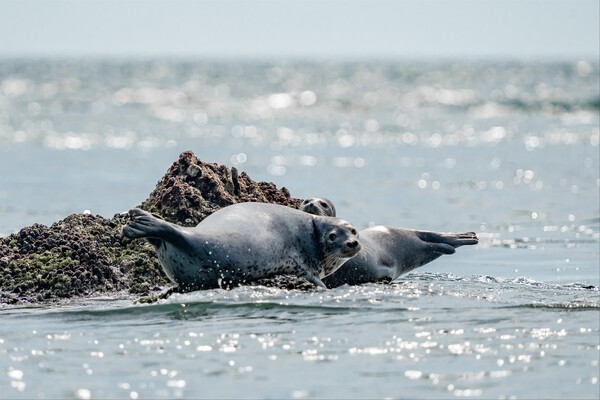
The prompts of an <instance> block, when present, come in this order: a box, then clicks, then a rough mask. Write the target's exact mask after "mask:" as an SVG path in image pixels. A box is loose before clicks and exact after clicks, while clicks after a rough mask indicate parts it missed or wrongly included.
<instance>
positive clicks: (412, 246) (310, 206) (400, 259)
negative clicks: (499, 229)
mask: <svg viewBox="0 0 600 400" xmlns="http://www.w3.org/2000/svg"><path fill="white" fill-rule="evenodd" d="M321 201H322V202H324V203H325V204H327V202H328V200H327V199H320V198H317V197H312V198H310V199H309V202H307V203H306V205H305V204H304V203H302V205H301V206H300V210H302V211H305V212H314V213H315V214H317V215H327V216H330V217H335V215H336V214H335V208H333V207H332V206H333V204H331V205H329V204H327V207H325V206H324V205H323V203H322V202H321ZM314 210H316V211H314ZM358 235H359V237H360V243H361V250H360V251H359V252H358V254H357V255H356V256H355V257H353V258H352V259H350V260H348V262H346V263H345V264H344V266H343V267H342V268H340V269H338V270H337V271H336V272H334V273H333V274H331V275H330V276H328V277H326V278H325V279H324V280H323V282H324V283H325V285H326V286H327V287H329V288H332V287H337V286H341V285H344V284H348V285H359V284H362V283H368V282H377V281H381V280H388V281H392V280H394V279H396V278H398V277H399V276H400V275H403V274H405V273H407V272H409V271H412V270H414V269H416V268H419V267H421V266H423V265H425V264H427V263H429V262H431V261H433V260H435V259H437V258H439V257H441V256H442V255H444V254H454V253H455V252H456V250H455V249H456V248H458V247H460V246H465V245H474V244H477V243H479V239H478V238H477V234H476V233H475V232H467V233H438V232H430V231H418V230H411V229H400V228H394V227H391V226H383V225H379V226H374V227H371V228H368V229H364V230H362V231H360V232H359V233H358Z"/></svg>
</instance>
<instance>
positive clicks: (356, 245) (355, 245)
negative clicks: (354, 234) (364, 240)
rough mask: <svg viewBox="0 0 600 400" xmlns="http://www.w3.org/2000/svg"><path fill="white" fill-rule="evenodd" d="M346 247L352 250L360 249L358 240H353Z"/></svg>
mask: <svg viewBox="0 0 600 400" xmlns="http://www.w3.org/2000/svg"><path fill="white" fill-rule="evenodd" d="M346 246H348V247H350V248H351V249H353V248H355V247H358V240H353V241H351V242H348V243H346Z"/></svg>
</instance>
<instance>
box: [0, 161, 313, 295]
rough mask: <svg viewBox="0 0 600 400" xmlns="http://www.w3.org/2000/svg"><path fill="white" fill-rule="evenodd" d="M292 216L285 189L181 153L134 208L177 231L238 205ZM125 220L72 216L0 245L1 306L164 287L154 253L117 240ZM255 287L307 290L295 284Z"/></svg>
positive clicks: (281, 280) (281, 281)
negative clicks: (273, 207) (276, 207)
mask: <svg viewBox="0 0 600 400" xmlns="http://www.w3.org/2000/svg"><path fill="white" fill-rule="evenodd" d="M248 201H257V202H268V203H277V204H282V205H286V206H290V207H293V208H298V206H299V205H300V202H301V200H299V199H295V198H293V197H291V196H290V193H289V191H288V190H287V189H286V188H281V189H277V187H276V186H275V185H274V184H273V183H266V182H255V181H253V180H252V179H251V178H250V177H249V176H248V175H246V173H244V172H242V173H239V172H238V171H237V170H236V169H235V168H228V167H226V166H223V165H218V164H211V163H205V162H202V161H200V160H199V159H198V158H197V157H196V156H195V155H194V154H193V153H192V152H190V151H188V152H184V153H182V154H181V155H180V156H179V159H178V160H177V161H176V162H175V163H173V165H172V166H171V167H170V168H169V170H168V171H167V173H166V174H165V176H163V178H162V179H161V180H160V181H159V182H158V184H157V185H156V188H155V190H154V191H153V192H152V193H151V194H150V196H149V197H148V198H147V199H146V200H145V201H144V202H143V203H142V204H141V205H140V206H139V207H140V208H143V209H145V210H147V211H150V212H153V213H155V214H158V215H160V216H162V217H163V218H164V219H166V220H168V221H171V222H174V223H177V224H179V225H184V226H195V225H197V224H198V223H199V222H200V221H202V220H203V219H204V218H206V217H207V216H208V215H210V214H212V213H213V212H215V211H217V210H219V209H220V208H222V207H226V206H228V205H231V204H234V203H240V202H248ZM124 223H125V216H123V215H119V214H117V215H115V216H114V217H113V218H111V219H107V218H104V217H101V216H92V215H89V214H73V215H70V216H68V217H67V218H65V219H64V220H62V221H59V222H57V223H55V224H53V225H52V226H50V227H48V226H44V225H39V224H34V225H33V226H29V227H26V228H23V229H21V230H20V231H19V232H18V233H15V234H12V235H10V236H7V237H4V238H0V304H15V303H38V302H48V301H53V300H58V299H64V298H71V297H90V296H98V295H102V294H105V295H115V296H117V295H121V296H134V297H137V298H141V297H143V296H152V295H154V294H156V293H158V292H159V291H161V290H163V289H164V288H166V287H168V286H169V285H170V282H169V281H168V279H167V278H166V276H165V275H164V273H163V272H162V269H161V267H160V264H159V263H158V260H157V258H156V256H155V253H154V249H153V248H152V246H150V245H149V244H148V243H146V242H145V241H141V240H137V241H131V240H128V239H126V238H123V237H122V235H121V227H122V226H123V225H124ZM255 284H265V285H272V286H277V287H282V288H288V289H290V288H307V287H310V286H311V285H310V284H308V283H307V282H305V281H303V280H301V279H299V278H295V277H277V278H276V279H273V280H262V281H260V282H257V283H255Z"/></svg>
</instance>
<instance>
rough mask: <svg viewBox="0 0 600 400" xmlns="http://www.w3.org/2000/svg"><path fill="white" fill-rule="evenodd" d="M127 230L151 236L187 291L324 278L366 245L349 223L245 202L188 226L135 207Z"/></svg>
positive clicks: (168, 270) (173, 276) (164, 263)
mask: <svg viewBox="0 0 600 400" xmlns="http://www.w3.org/2000/svg"><path fill="white" fill-rule="evenodd" d="M128 214H129V218H130V221H129V222H128V223H127V224H126V225H125V226H124V227H123V230H122V232H123V235H124V236H125V237H128V238H132V239H136V238H146V239H148V241H149V242H150V243H151V244H152V245H154V247H155V248H156V253H157V255H158V259H159V261H160V263H161V265H162V267H163V269H164V271H165V273H166V274H167V276H168V277H169V279H170V280H171V281H173V282H174V283H175V284H177V285H178V288H177V290H178V291H181V292H186V291H192V290H198V289H211V288H218V287H222V288H229V287H233V286H237V285H240V284H243V283H245V282H250V281H253V280H256V279H262V278H268V277H272V276H274V275H282V274H289V275H296V276H299V277H303V278H306V279H307V280H308V281H310V282H311V283H313V284H314V285H316V286H319V287H322V288H326V286H325V284H324V283H323V281H322V280H321V279H322V278H324V277H325V276H327V275H330V274H332V273H333V272H334V271H335V270H336V269H338V268H339V267H340V266H341V265H342V264H343V263H344V262H345V261H347V260H348V259H349V258H351V257H353V256H355V255H356V253H358V251H359V250H360V248H361V245H360V243H359V242H358V238H357V232H356V229H354V227H352V225H350V224H349V223H348V222H346V221H343V220H341V219H338V218H333V217H323V216H315V215H311V214H307V213H305V212H302V211H299V210H295V209H292V208H289V207H285V206H280V205H276V204H268V203H239V204H234V205H231V206H228V207H224V208H222V209H221V210H219V211H217V212H215V213H213V214H211V215H209V216H208V217H207V218H205V219H204V220H203V221H202V222H200V223H199V224H198V225H197V226H196V227H193V228H186V227H182V226H179V225H175V224H172V223H170V222H167V221H164V220H163V219H160V218H158V217H156V216H153V215H152V214H150V213H148V212H146V211H143V210H140V209H137V208H134V209H132V210H130V211H129V213H128Z"/></svg>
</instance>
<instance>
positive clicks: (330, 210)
mask: <svg viewBox="0 0 600 400" xmlns="http://www.w3.org/2000/svg"><path fill="white" fill-rule="evenodd" d="M300 210H301V211H304V212H307V213H309V214H313V215H322V216H326V217H335V206H334V205H333V203H332V202H331V200H329V199H326V198H322V197H309V198H308V199H306V200H304V201H303V202H302V204H300Z"/></svg>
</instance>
